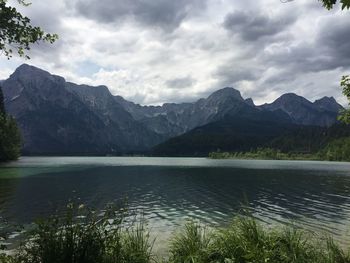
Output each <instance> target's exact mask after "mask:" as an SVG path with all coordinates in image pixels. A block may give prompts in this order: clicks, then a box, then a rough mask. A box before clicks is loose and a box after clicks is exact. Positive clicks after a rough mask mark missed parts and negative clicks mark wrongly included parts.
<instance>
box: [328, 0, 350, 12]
mask: <svg viewBox="0 0 350 263" xmlns="http://www.w3.org/2000/svg"><path fill="white" fill-rule="evenodd" d="M321 1H322V2H323V6H324V7H325V8H327V9H328V10H329V9H332V8H333V7H334V5H335V4H337V2H340V4H341V5H342V9H345V8H347V9H349V8H350V0H340V1H338V0H321Z"/></svg>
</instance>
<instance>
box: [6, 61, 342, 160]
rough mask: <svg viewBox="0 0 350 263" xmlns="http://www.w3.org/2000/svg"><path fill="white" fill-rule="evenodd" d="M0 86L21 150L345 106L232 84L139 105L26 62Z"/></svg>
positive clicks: (330, 119) (291, 118)
mask: <svg viewBox="0 0 350 263" xmlns="http://www.w3.org/2000/svg"><path fill="white" fill-rule="evenodd" d="M2 86H3V92H4V97H5V106H6V108H7V110H8V112H9V113H10V114H11V115H13V116H14V117H15V118H16V119H17V121H18V123H19V126H20V128H21V130H22V134H23V137H24V145H23V149H24V152H25V153H29V154H39V153H47V152H49V153H53V154H54V153H61V152H64V153H66V152H67V153H95V152H96V153H101V154H122V153H127V152H143V151H147V150H148V149H150V148H152V147H154V146H155V145H157V144H159V143H162V142H164V141H166V140H168V139H170V138H172V137H176V136H179V135H182V134H185V133H187V132H189V131H191V130H193V129H196V128H198V127H201V126H203V125H208V124H210V123H216V122H219V123H220V121H223V120H227V119H232V120H233V119H235V118H238V115H239V114H241V115H242V116H245V118H246V120H254V121H256V116H260V115H261V114H260V113H259V112H261V111H262V112H263V114H262V115H261V116H270V115H271V114H274V116H275V117H276V119H278V121H279V122H283V123H293V124H298V125H299V124H302V125H318V126H330V125H332V124H333V123H335V122H336V115H337V111H339V110H340V109H342V106H341V105H340V104H338V103H337V102H336V100H335V99H334V98H332V97H323V98H321V99H319V100H316V101H315V102H314V103H312V102H310V101H308V100H306V99H305V98H303V97H301V96H298V95H296V94H284V95H282V96H281V97H280V98H278V99H276V100H275V101H274V102H272V103H270V104H264V105H260V106H255V104H254V101H253V100H252V99H251V98H247V99H244V98H243V97H242V95H241V93H240V92H239V91H238V90H236V89H234V88H231V87H226V88H223V89H220V90H217V91H215V92H213V93H212V94H211V95H209V96H208V97H207V98H202V99H199V100H197V101H195V102H192V103H164V104H163V105H161V106H142V105H139V104H136V103H133V102H131V101H128V100H125V99H124V98H123V97H121V96H114V95H112V94H111V92H110V91H109V89H108V87H106V86H103V85H100V86H89V85H77V84H75V83H72V82H67V81H66V80H65V79H64V78H63V77H60V76H57V75H53V74H50V73H49V72H47V71H44V70H42V69H39V68H37V67H34V66H30V65H27V64H23V65H21V66H20V67H18V68H17V69H16V70H15V72H14V73H13V74H11V76H10V77H9V78H8V79H7V80H4V81H3V82H2ZM300 105H301V106H302V107H300ZM305 111H306V113H305ZM266 112H272V113H271V114H269V113H266ZM303 114H304V115H303ZM303 116H306V117H305V118H303ZM268 118H270V117H268ZM242 123H246V122H245V121H243V122H242ZM82 131H84V132H82ZM72 145H73V147H72ZM56 148H57V149H58V150H55V149H56Z"/></svg>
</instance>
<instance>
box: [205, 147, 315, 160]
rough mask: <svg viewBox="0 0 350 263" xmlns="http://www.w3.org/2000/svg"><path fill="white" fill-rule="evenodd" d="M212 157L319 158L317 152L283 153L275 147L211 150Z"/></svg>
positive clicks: (210, 156)
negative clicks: (240, 150)
mask: <svg viewBox="0 0 350 263" xmlns="http://www.w3.org/2000/svg"><path fill="white" fill-rule="evenodd" d="M209 158H212V159H259V160H318V159H319V158H320V157H319V156H318V155H317V154H311V153H300V152H299V153H298V152H289V153H283V152H281V151H280V150H278V149H273V148H257V149H256V150H252V151H250V152H232V153H230V152H211V153H209Z"/></svg>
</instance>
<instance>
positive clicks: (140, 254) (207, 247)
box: [0, 205, 350, 263]
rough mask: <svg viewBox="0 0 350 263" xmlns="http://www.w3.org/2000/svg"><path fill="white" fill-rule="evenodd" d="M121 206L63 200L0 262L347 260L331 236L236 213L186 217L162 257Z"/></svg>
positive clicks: (319, 262) (292, 262)
mask: <svg viewBox="0 0 350 263" xmlns="http://www.w3.org/2000/svg"><path fill="white" fill-rule="evenodd" d="M125 216H126V211H125V210H124V209H122V210H120V209H115V208H114V207H111V206H110V207H108V208H107V209H106V211H105V213H104V214H103V215H98V214H97V213H95V212H94V211H91V210H88V209H86V208H83V207H77V206H74V205H69V206H68V207H67V211H66V213H65V215H64V216H52V217H50V218H48V219H45V220H41V221H38V222H37V223H36V225H35V227H34V228H33V230H32V231H30V232H29V233H28V236H27V238H26V239H25V241H24V243H23V245H21V246H20V247H19V248H18V250H17V251H16V253H15V255H12V256H5V255H1V253H0V262H1V263H83V262H84V263H90V262H91V263H150V262H163V263H221V262H222V263H268V262H271V263H284V262H286V263H350V255H349V253H348V252H347V251H344V250H343V249H342V248H341V247H340V246H339V245H337V244H336V243H335V242H334V241H333V239H332V238H331V237H322V236H319V235H316V233H312V232H307V231H303V230H300V229H298V228H296V227H293V226H291V225H289V226H280V227H276V228H266V227H264V226H262V225H261V224H259V222H258V221H256V220H255V219H253V218H252V217H251V216H237V217H236V218H234V219H233V221H232V223H231V224H230V225H229V226H227V227H225V228H216V229H213V228H211V229H208V228H207V227H205V226H203V225H201V224H199V223H195V222H189V223H188V224H186V225H185V226H184V227H183V228H181V229H179V231H177V232H176V233H174V234H173V236H172V237H171V239H170V241H169V255H168V257H167V258H166V259H161V258H157V257H156V255H154V254H153V252H152V248H153V240H151V239H150V235H149V232H148V231H147V229H146V227H145V224H144V223H142V221H141V223H140V222H136V223H130V222H129V221H126V220H125Z"/></svg>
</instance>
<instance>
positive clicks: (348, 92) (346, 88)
mask: <svg viewBox="0 0 350 263" xmlns="http://www.w3.org/2000/svg"><path fill="white" fill-rule="evenodd" d="M340 86H341V87H342V89H343V94H344V96H346V98H347V99H348V101H349V106H350V76H343V77H342V80H341V82H340ZM339 120H340V121H342V122H344V123H346V124H350V110H349V109H345V110H343V111H342V112H341V113H340V115H339Z"/></svg>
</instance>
